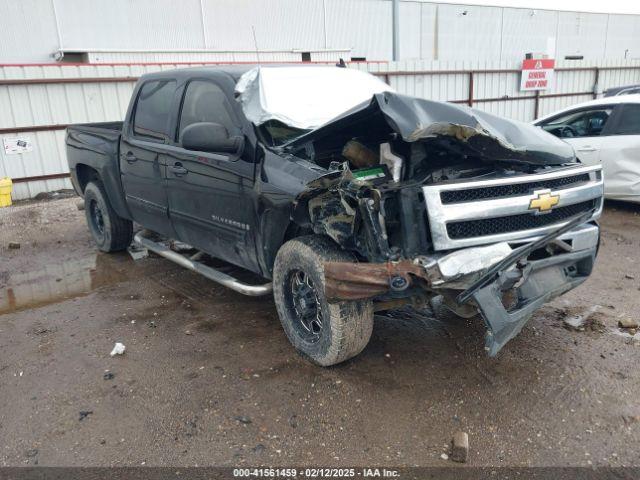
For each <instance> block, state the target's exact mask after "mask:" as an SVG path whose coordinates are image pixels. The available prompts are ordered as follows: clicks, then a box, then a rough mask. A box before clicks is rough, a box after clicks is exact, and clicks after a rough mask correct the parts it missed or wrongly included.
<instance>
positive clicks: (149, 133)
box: [133, 80, 176, 140]
mask: <svg viewBox="0 0 640 480" xmlns="http://www.w3.org/2000/svg"><path fill="white" fill-rule="evenodd" d="M175 89H176V82H175V81H174V80H158V81H151V82H147V83H145V84H144V85H143V86H142V88H141V89H140V93H139V95H138V101H137V103H136V111H135V113H134V115H133V133H134V135H138V136H141V137H149V138H155V139H158V140H164V139H165V138H167V136H168V135H169V114H170V112H171V102H172V100H173V94H174V92H175Z"/></svg>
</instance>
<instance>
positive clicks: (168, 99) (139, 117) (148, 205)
mask: <svg viewBox="0 0 640 480" xmlns="http://www.w3.org/2000/svg"><path fill="white" fill-rule="evenodd" d="M175 91H176V81H175V80H174V79H166V80H162V79H160V80H158V79H152V80H148V81H147V82H145V83H144V84H143V85H142V86H141V88H140V89H139V90H138V95H137V98H136V102H135V105H134V109H133V111H132V113H131V120H130V121H129V122H128V124H126V126H125V128H126V131H125V132H123V136H122V141H121V144H120V172H121V175H122V186H123V188H124V193H125V197H126V200H127V205H128V206H129V209H130V211H131V215H132V216H133V219H134V220H135V221H136V222H138V223H139V224H140V225H142V226H143V227H146V228H149V229H151V230H153V231H155V232H158V233H161V234H164V235H167V236H171V237H173V236H174V233H173V229H172V227H171V222H170V221H169V201H168V197H167V189H166V168H167V161H166V159H167V157H166V155H165V148H166V144H167V143H168V142H169V130H170V117H171V105H172V102H173V98H174V94H175Z"/></svg>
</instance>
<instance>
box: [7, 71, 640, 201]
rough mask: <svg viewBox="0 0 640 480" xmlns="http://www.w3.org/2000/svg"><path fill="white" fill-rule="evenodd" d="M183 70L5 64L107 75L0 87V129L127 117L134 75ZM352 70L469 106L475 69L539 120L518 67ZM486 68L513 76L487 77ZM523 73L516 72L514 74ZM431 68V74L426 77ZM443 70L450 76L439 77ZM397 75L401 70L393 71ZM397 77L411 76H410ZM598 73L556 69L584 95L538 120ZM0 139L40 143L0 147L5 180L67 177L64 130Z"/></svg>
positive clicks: (10, 74) (44, 74) (605, 77)
mask: <svg viewBox="0 0 640 480" xmlns="http://www.w3.org/2000/svg"><path fill="white" fill-rule="evenodd" d="M179 66H183V65H175V64H165V65H143V64H137V65H135V64H133V65H86V66H68V65H67V66H62V65H50V66H22V67H18V66H13V67H8V66H5V67H0V80H3V79H42V78H49V79H58V78H103V77H104V79H105V82H104V83H102V82H99V83H88V82H83V83H73V84H62V83H53V84H47V85H0V128H19V127H27V128H28V127H34V126H42V125H65V124H70V123H83V122H102V121H113V120H122V118H123V117H124V114H125V112H126V109H127V106H128V103H129V98H130V95H131V92H132V90H133V86H134V83H135V80H134V78H135V77H137V76H139V75H141V74H143V73H146V72H151V71H157V70H161V69H172V68H176V67H179ZM594 66H599V67H628V68H626V69H616V70H602V71H601V72H600V74H599V84H598V90H599V91H602V90H603V89H606V88H609V87H613V86H619V85H624V84H629V83H640V61H638V60H634V61H631V60H627V61H608V62H559V64H558V68H563V67H580V68H591V67H594ZM351 67H352V68H359V69H364V70H369V71H371V72H374V73H381V72H382V73H385V72H386V73H387V76H388V80H389V82H390V84H391V85H392V86H393V87H394V88H395V89H396V90H397V91H398V92H400V93H405V94H409V95H414V96H417V97H422V98H429V99H433V100H442V101H446V100H454V101H466V100H467V99H468V97H469V73H468V71H469V70H474V71H476V73H474V74H473V78H474V92H473V97H474V98H475V99H476V103H474V107H475V108H478V109H482V110H486V111H489V112H492V113H495V114H497V115H502V116H505V117H509V118H513V119H516V120H521V121H531V120H533V119H534V105H535V104H534V101H533V99H532V93H530V92H520V91H519V81H520V80H519V73H517V69H518V67H519V62H463V61H454V62H443V61H406V62H389V63H386V62H380V63H369V64H352V66H351ZM486 70H492V71H495V70H510V71H509V72H496V73H481V72H482V71H486ZM514 70H516V71H514ZM422 71H430V72H431V73H429V74H420V73H419V72H422ZM434 71H442V72H443V73H435V74H434V73H433V72H434ZM394 72H396V73H394ZM397 72H405V73H406V72H409V73H413V74H411V75H407V74H399V73H397ZM114 77H132V80H131V81H130V82H128V81H127V82H118V83H114V82H109V81H108V80H109V78H114ZM594 77H595V75H594V71H593V70H578V71H559V72H556V84H555V88H554V89H553V90H552V91H550V92H546V93H552V94H555V93H575V92H584V93H585V95H582V96H570V97H554V98H544V97H543V98H541V99H540V103H539V115H544V114H546V113H550V112H552V111H554V110H557V109H560V108H563V107H565V106H568V105H572V104H575V103H579V102H582V101H586V100H590V99H591V98H593V94H592V93H587V92H592V89H593V86H594V81H595V78H594ZM503 97H521V98H522V97H527V98H522V99H520V100H499V101H492V102H481V101H479V100H481V99H488V98H491V99H499V98H503ZM0 136H1V137H3V138H5V137H16V136H20V137H26V138H27V139H30V140H32V141H33V143H34V150H33V151H32V152H28V153H24V154H17V155H5V153H4V150H3V149H1V150H0V177H2V176H9V177H12V178H23V177H32V176H41V175H49V174H59V173H64V172H68V168H67V164H66V157H65V146H64V130H62V129H58V130H50V131H39V132H32V133H20V134H4V135H0ZM69 187H70V183H69V180H67V179H55V180H41V181H33V182H26V183H18V184H16V185H15V187H14V193H15V195H14V198H15V199H23V198H31V197H33V196H35V195H36V194H38V193H39V192H43V191H52V190H57V189H61V188H69Z"/></svg>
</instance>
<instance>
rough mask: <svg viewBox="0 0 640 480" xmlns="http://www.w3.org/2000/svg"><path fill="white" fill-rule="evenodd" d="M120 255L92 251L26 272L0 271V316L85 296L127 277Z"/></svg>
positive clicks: (127, 267) (127, 268)
mask: <svg viewBox="0 0 640 480" xmlns="http://www.w3.org/2000/svg"><path fill="white" fill-rule="evenodd" d="M131 264H132V261H131V260H130V259H129V258H128V257H127V256H124V255H105V254H102V253H95V254H92V255H89V256H86V257H83V258H80V259H74V260H69V261H65V262H59V263H56V262H55V261H53V262H51V263H50V264H47V265H44V266H42V268H40V269H37V270H32V271H26V272H15V273H13V272H0V315H2V314H6V313H13V312H17V311H20V310H25V309H29V308H34V307H40V306H44V305H49V304H52V303H58V302H60V301H63V300H68V299H70V298H74V297H78V296H82V295H86V294H88V293H89V292H91V291H93V290H95V289H97V288H100V287H102V286H105V285H111V284H114V283H116V282H119V281H122V280H125V279H127V278H129V277H130V276H131V270H132V269H131V268H130V267H131Z"/></svg>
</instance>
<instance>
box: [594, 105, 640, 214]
mask: <svg viewBox="0 0 640 480" xmlns="http://www.w3.org/2000/svg"><path fill="white" fill-rule="evenodd" d="M618 109H619V110H618ZM618 109H617V111H616V117H615V119H614V120H613V125H612V126H611V128H610V129H609V131H608V132H607V133H608V134H607V136H606V137H603V142H602V146H601V151H600V161H601V162H602V171H603V175H604V189H605V195H606V196H607V197H608V198H615V199H618V200H631V201H635V202H638V201H640V104H637V103H629V104H624V105H620V106H619V107H618Z"/></svg>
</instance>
